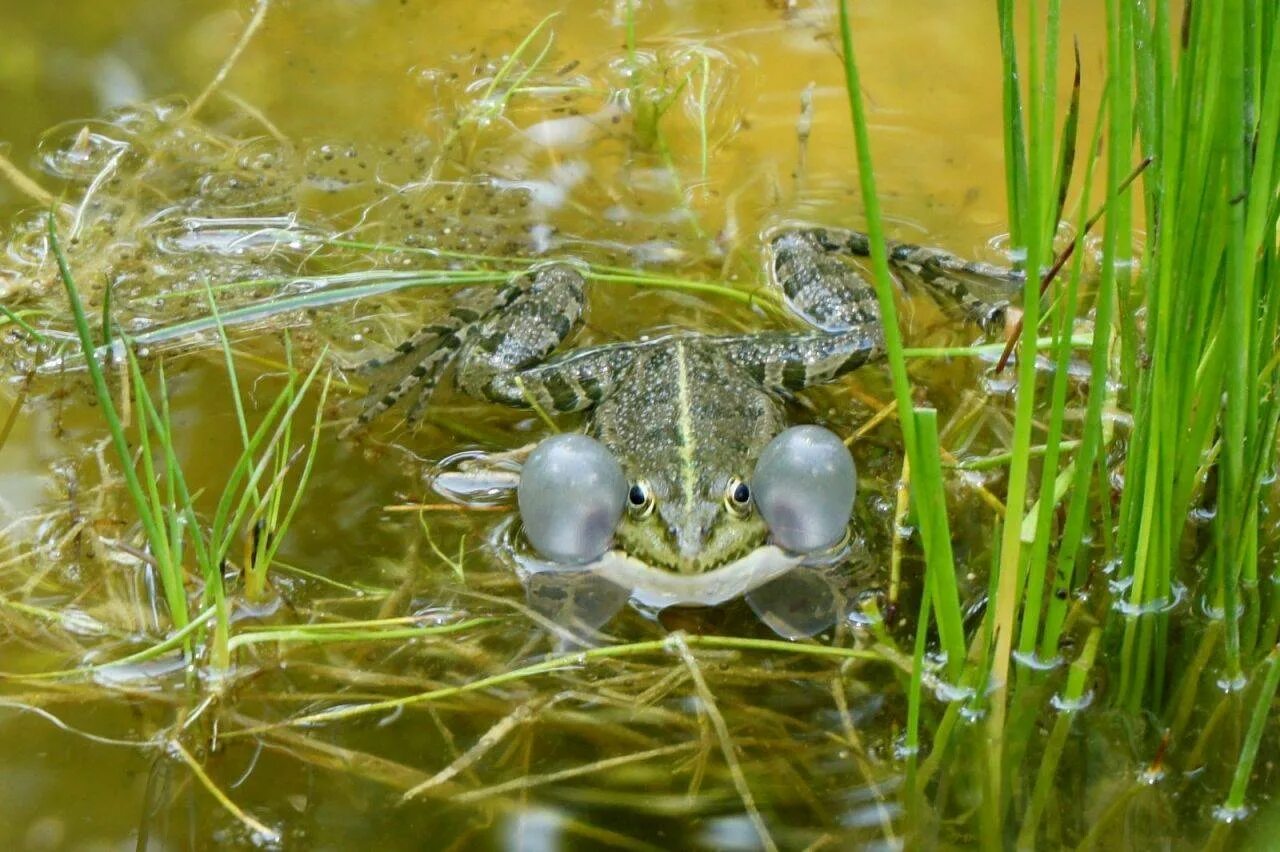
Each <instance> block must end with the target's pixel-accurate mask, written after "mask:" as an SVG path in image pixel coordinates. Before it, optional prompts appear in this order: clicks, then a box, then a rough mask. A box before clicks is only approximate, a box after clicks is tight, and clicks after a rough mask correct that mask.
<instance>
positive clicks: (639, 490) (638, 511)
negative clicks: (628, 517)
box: [627, 479, 654, 518]
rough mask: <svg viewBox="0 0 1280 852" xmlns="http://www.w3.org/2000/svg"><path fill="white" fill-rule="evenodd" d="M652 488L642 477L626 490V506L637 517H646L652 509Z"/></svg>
mask: <svg viewBox="0 0 1280 852" xmlns="http://www.w3.org/2000/svg"><path fill="white" fill-rule="evenodd" d="M653 504H654V496H653V489H652V488H651V487H650V486H649V483H647V482H645V481H644V480H643V479H641V480H639V481H637V482H636V483H635V484H634V485H632V486H631V488H629V489H628V490H627V508H628V509H629V510H630V511H631V514H633V515H635V516H636V517H637V518H646V517H648V516H649V513H650V512H652V511H653Z"/></svg>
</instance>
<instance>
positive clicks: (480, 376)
mask: <svg viewBox="0 0 1280 852" xmlns="http://www.w3.org/2000/svg"><path fill="white" fill-rule="evenodd" d="M583 286H584V281H583V278H582V276H581V274H580V273H579V272H578V271H577V270H575V269H574V268H573V267H571V266H569V265H566V264H556V265H552V266H545V267H541V268H539V269H536V270H534V271H531V272H529V273H526V274H523V275H520V276H518V277H517V278H515V279H513V280H512V281H510V282H508V283H507V284H505V285H503V286H502V287H499V288H496V289H493V290H489V291H487V292H484V293H481V294H476V293H474V292H473V293H470V294H469V295H470V296H471V298H469V299H468V300H466V301H464V302H463V303H462V304H459V305H457V306H455V307H454V308H453V309H451V310H450V312H449V314H448V315H447V316H446V317H445V318H443V319H442V320H440V321H438V322H435V323H431V324H428V325H426V326H423V327H422V328H421V329H420V330H419V331H418V332H417V333H416V334H414V335H413V336H412V337H410V338H409V339H408V340H406V341H404V342H403V343H401V344H400V345H399V346H397V347H396V349H395V351H394V352H393V353H392V354H391V355H390V356H389V357H388V358H385V359H377V360H373V361H370V362H368V363H366V364H364V365H362V367H361V369H362V370H363V371H367V372H371V373H373V374H381V375H383V376H385V378H384V379H382V380H381V381H376V382H375V383H374V384H373V385H372V387H371V389H370V391H369V393H368V395H367V396H366V397H365V399H364V401H363V403H362V407H361V410H360V411H359V413H358V414H357V415H356V418H355V420H354V422H353V423H352V424H351V425H350V426H349V427H348V428H347V429H346V430H345V432H344V434H349V433H351V432H354V431H356V430H357V429H359V428H362V427H363V426H365V425H367V424H368V423H369V422H370V421H372V420H373V419H375V418H376V417H378V416H380V415H381V414H383V413H384V412H386V411H388V410H389V409H391V408H392V407H394V406H396V405H397V404H399V403H401V402H402V401H403V402H407V403H408V404H409V410H408V413H407V414H406V416H405V420H406V422H408V423H409V424H410V425H412V424H414V423H416V422H417V421H418V420H419V419H420V418H421V416H422V414H423V412H424V411H425V409H426V406H427V404H428V402H429V399H430V396H431V392H432V391H433V390H434V389H435V387H436V385H438V384H439V382H440V380H441V378H442V377H443V375H444V373H445V371H446V370H447V369H448V367H449V366H450V365H454V366H455V368H456V370H455V376H456V377H455V382H456V384H457V385H458V387H459V388H461V389H462V390H463V391H464V392H466V393H467V394H469V395H471V396H474V397H477V398H481V399H488V400H491V401H493V402H499V403H503V404H505V405H511V406H518V407H529V406H530V405H532V404H537V405H539V406H541V407H543V408H544V409H546V410H548V411H551V412H555V413H567V412H571V411H581V410H583V409H585V408H588V407H590V406H591V405H592V404H594V403H595V402H598V401H599V400H600V399H601V398H602V397H603V396H604V395H605V394H607V393H608V392H609V391H610V390H611V389H612V388H613V386H614V384H615V383H616V381H617V379H618V377H619V376H620V374H621V373H623V372H624V371H625V370H626V369H627V367H628V366H629V365H630V363H631V361H632V359H633V354H632V351H631V350H632V349H633V346H632V345H630V344H607V345H604V346H599V347H589V348H585V349H581V350H575V351H572V352H568V353H565V354H564V355H561V356H560V357H558V358H555V359H552V360H548V356H550V355H551V353H552V351H553V350H555V348H556V347H557V346H559V345H560V344H561V343H562V342H563V341H564V340H565V338H567V337H568V336H569V335H570V334H571V333H572V331H573V330H574V328H576V327H577V325H578V322H579V320H580V318H581V316H582V310H583V304H584V295H583Z"/></svg>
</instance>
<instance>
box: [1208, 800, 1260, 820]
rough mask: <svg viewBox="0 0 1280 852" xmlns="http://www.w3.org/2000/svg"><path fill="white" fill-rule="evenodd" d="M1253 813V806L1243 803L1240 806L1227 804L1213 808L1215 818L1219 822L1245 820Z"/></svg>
mask: <svg viewBox="0 0 1280 852" xmlns="http://www.w3.org/2000/svg"><path fill="white" fill-rule="evenodd" d="M1252 813H1253V808H1251V807H1249V806H1248V805H1241V806H1240V807H1238V808H1232V807H1228V806H1227V805H1225V804H1223V805H1218V807H1216V808H1214V809H1213V818H1214V819H1216V820H1217V821H1218V822H1221V823H1226V824H1227V825H1230V824H1232V823H1237V822H1243V821H1244V820H1246V819H1248V818H1249V815H1250V814H1252Z"/></svg>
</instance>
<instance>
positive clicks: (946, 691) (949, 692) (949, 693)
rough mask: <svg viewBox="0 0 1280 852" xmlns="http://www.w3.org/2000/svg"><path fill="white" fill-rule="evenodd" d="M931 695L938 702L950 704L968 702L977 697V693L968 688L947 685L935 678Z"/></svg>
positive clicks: (947, 683) (951, 684) (940, 679)
mask: <svg viewBox="0 0 1280 852" xmlns="http://www.w3.org/2000/svg"><path fill="white" fill-rule="evenodd" d="M933 694H934V695H935V696H937V699H938V700H939V701H942V702H945V703H947V704H951V703H953V702H956V701H969V700H971V699H973V698H974V697H976V696H977V694H978V693H977V692H976V691H975V690H974V689H973V688H972V687H968V686H961V685H959V684H954V683H949V682H947V681H945V680H943V679H942V678H937V679H936V680H935V681H934V683H933Z"/></svg>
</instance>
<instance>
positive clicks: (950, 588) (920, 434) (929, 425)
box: [911, 408, 965, 685]
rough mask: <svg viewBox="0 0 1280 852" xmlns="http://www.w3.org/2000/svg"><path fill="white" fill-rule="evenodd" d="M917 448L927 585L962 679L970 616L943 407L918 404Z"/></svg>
mask: <svg viewBox="0 0 1280 852" xmlns="http://www.w3.org/2000/svg"><path fill="white" fill-rule="evenodd" d="M912 415H913V417H914V418H915V435H916V441H917V444H916V448H915V452H914V455H915V459H916V461H917V462H919V465H916V464H913V465H912V467H911V471H912V496H913V497H914V499H915V507H916V517H917V519H918V520H919V523H920V531H921V538H922V541H923V544H924V554H925V588H926V589H927V590H928V594H929V596H930V597H932V598H933V608H934V617H935V619H936V620H937V624H938V637H939V640H940V642H941V645H942V651H943V653H944V654H945V655H946V675H947V678H948V679H949V680H950V681H951V683H952V684H957V685H958V684H959V682H960V676H961V673H962V671H963V669H964V663H965V638H964V616H963V613H962V611H961V609H960V592H959V589H958V588H957V586H956V566H955V558H954V556H953V554H952V552H951V530H950V528H949V525H948V523H947V505H946V499H945V493H946V492H945V490H944V487H943V480H942V464H941V450H940V445H939V443H938V412H936V411H934V410H933V409H932V408H917V409H915V410H914V411H913V412H912Z"/></svg>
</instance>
